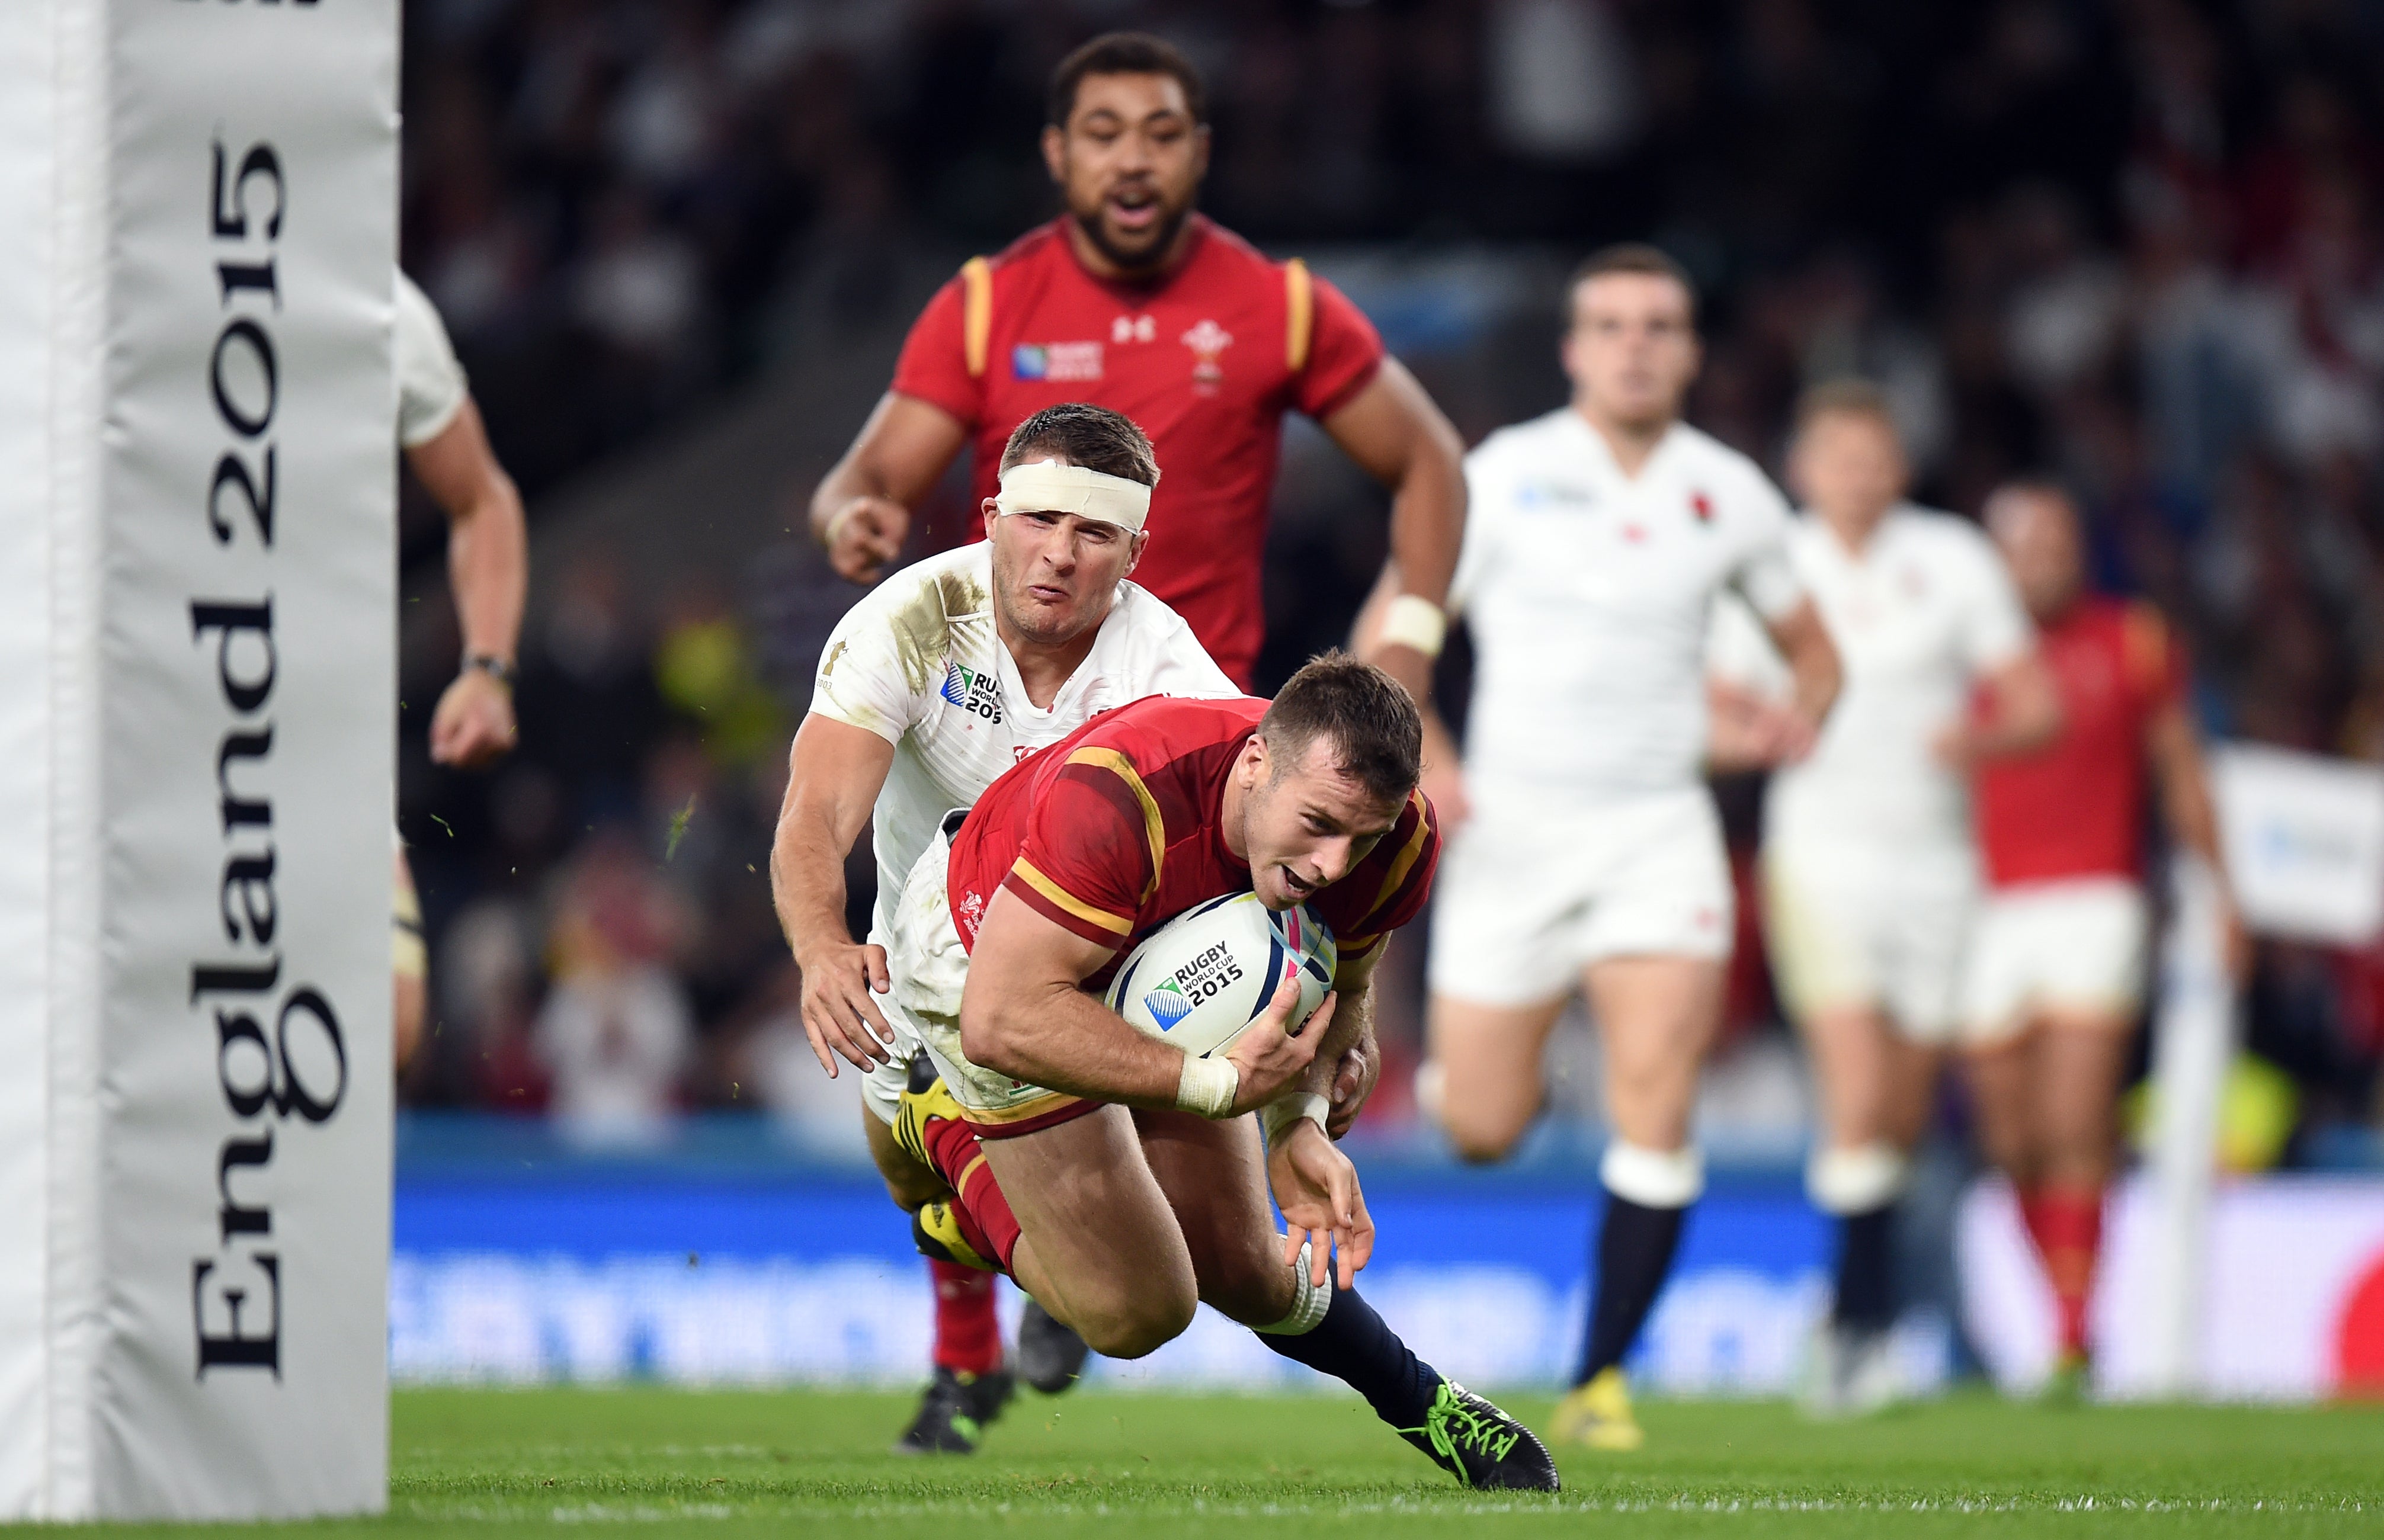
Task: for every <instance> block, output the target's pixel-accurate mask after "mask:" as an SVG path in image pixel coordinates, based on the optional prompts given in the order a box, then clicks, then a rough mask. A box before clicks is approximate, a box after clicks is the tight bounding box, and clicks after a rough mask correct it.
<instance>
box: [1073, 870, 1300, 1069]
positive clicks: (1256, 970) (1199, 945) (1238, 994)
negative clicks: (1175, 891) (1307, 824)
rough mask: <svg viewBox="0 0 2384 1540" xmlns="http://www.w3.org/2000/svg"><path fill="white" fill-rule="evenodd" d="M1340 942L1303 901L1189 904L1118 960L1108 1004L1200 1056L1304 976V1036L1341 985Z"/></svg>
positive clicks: (1242, 898)
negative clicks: (1281, 906) (1278, 905)
mask: <svg viewBox="0 0 2384 1540" xmlns="http://www.w3.org/2000/svg"><path fill="white" fill-rule="evenodd" d="M1339 952H1340V949H1339V948H1337V947H1335V945H1334V942H1333V932H1332V931H1331V930H1330V929H1329V928H1327V927H1326V926H1325V925H1323V923H1322V922H1321V921H1319V920H1318V919H1317V918H1316V916H1315V915H1313V914H1311V913H1309V911H1308V909H1307V907H1306V906H1305V905H1303V906H1301V907H1299V908H1297V909H1286V910H1284V911H1282V912H1281V913H1277V912H1275V911H1273V910H1271V909H1269V908H1268V907H1267V906H1266V905H1264V904H1262V903H1260V901H1259V896H1258V895H1257V894H1256V893H1230V894H1227V895H1226V896H1225V897H1223V898H1222V899H1211V900H1209V901H1208V902H1207V903H1204V904H1202V905H1200V906H1199V907H1198V908H1197V909H1187V910H1186V911H1185V912H1184V913H1181V914H1178V915H1177V916H1175V918H1173V919H1172V920H1170V921H1168V922H1167V923H1166V924H1165V925H1161V926H1160V927H1159V928H1158V929H1157V930H1154V931H1152V932H1151V933H1150V934H1149V936H1148V937H1145V938H1143V942H1142V944H1141V945H1140V946H1138V947H1136V948H1135V949H1134V950H1133V952H1131V953H1130V954H1129V955H1128V956H1127V957H1126V960H1125V961H1124V963H1121V964H1119V966H1118V971H1117V976H1116V977H1114V978H1112V979H1111V981H1110V987H1109V989H1108V991H1107V992H1106V993H1105V994H1104V995H1103V996H1102V1002H1103V1003H1104V1004H1106V1005H1108V1007H1109V1008H1110V1009H1111V1010H1112V1011H1114V1012H1117V1013H1118V1014H1119V1015H1121V1016H1124V1018H1125V1019H1126V1020H1127V1021H1128V1022H1131V1023H1132V1024H1133V1025H1135V1027H1136V1029H1138V1030H1139V1031H1141V1032H1142V1033H1143V1034H1144V1035H1146V1036H1148V1037H1156V1038H1158V1039H1159V1040H1160V1041H1161V1042H1164V1043H1173V1045H1174V1046H1175V1047H1177V1048H1179V1049H1183V1050H1184V1051H1185V1052H1186V1053H1187V1054H1190V1055H1191V1056H1193V1057H1194V1058H1196V1059H1205V1058H1208V1057H1209V1056H1210V1055H1211V1054H1214V1053H1223V1051H1224V1050H1225V1049H1229V1048H1231V1047H1233V1046H1234V1042H1235V1039H1236V1038H1238V1037H1241V1035H1242V1034H1243V1033H1244V1032H1245V1031H1247V1030H1248V1028H1249V1025H1250V1023H1252V1022H1253V1021H1256V1020H1257V1019H1258V1016H1259V1013H1260V1012H1262V1011H1264V1010H1265V1009H1266V1008H1267V1002H1268V1001H1269V1000H1273V999H1274V992H1275V990H1276V988H1277V987H1280V986H1281V985H1282V983H1283V981H1284V980H1285V979H1287V978H1295V977H1296V978H1298V980H1299V1007H1298V1010H1296V1011H1295V1012H1292V1018H1291V1020H1292V1028H1291V1030H1292V1032H1293V1033H1294V1035H1297V1034H1298V1032H1299V1030H1300V1028H1302V1027H1304V1026H1306V1025H1308V1018H1309V1017H1310V1015H1312V1014H1314V1012H1315V1011H1316V1008H1317V1007H1318V1006H1319V1005H1322V1003H1323V1002H1324V996H1325V992H1326V991H1327V990H1329V989H1331V988H1332V987H1333V970H1334V968H1335V964H1336V963H1337V961H1338V958H1339Z"/></svg>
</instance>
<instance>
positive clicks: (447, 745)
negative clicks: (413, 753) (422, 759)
mask: <svg viewBox="0 0 2384 1540" xmlns="http://www.w3.org/2000/svg"><path fill="white" fill-rule="evenodd" d="M514 737H515V728H514V692H513V690H512V689H509V688H508V687H507V686H506V685H505V683H504V681H503V680H502V679H499V678H498V677H496V676H495V675H493V674H490V673H489V672H488V671H487V670H486V669H481V668H466V669H465V670H464V672H463V673H461V674H458V675H457V676H455V678H454V680H453V683H451V684H449V685H448V687H447V689H445V690H444V691H443V692H442V693H441V695H440V697H439V705H438V709H437V710H435V711H433V712H432V713H431V715H430V757H431V759H432V760H433V761H434V762H436V763H438V764H453V765H456V766H459V767H461V768H463V769H466V770H477V769H478V768H480V767H481V766H482V765H484V764H493V763H494V762H495V761H497V760H499V759H501V758H503V756H504V755H505V754H506V753H507V752H508V751H511V750H512V748H513V746H514Z"/></svg>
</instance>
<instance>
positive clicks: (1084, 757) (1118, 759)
mask: <svg viewBox="0 0 2384 1540" xmlns="http://www.w3.org/2000/svg"><path fill="white" fill-rule="evenodd" d="M1068 763H1069V764H1088V765H1091V766H1093V767H1094V768H1096V769H1100V770H1107V771H1109V772H1110V773H1111V775H1113V776H1117V778H1118V779H1120V780H1122V781H1124V782H1125V784H1126V789H1128V790H1130V791H1132V792H1133V793H1134V800H1135V801H1136V802H1139V803H1140V804H1141V805H1142V830H1143V835H1144V837H1145V838H1148V839H1149V841H1150V880H1149V882H1146V883H1144V884H1143V885H1142V901H1143V902H1145V903H1149V901H1150V898H1151V895H1152V894H1154V893H1156V892H1158V891H1159V866H1160V863H1161V862H1163V861H1165V860H1166V859H1167V820H1166V819H1164V818H1162V817H1161V816H1160V813H1159V799H1158V798H1156V797H1153V796H1152V795H1151V794H1150V788H1149V787H1147V786H1145V785H1143V784H1142V776H1140V775H1139V774H1138V773H1137V772H1136V770H1135V767H1134V764H1133V762H1132V761H1130V760H1128V759H1127V758H1126V757H1125V756H1124V754H1122V753H1119V752H1118V751H1116V750H1115V749H1079V750H1077V751H1075V752H1074V753H1072V754H1070V755H1069V756H1068Z"/></svg>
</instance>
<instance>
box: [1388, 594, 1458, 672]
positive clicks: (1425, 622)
mask: <svg viewBox="0 0 2384 1540" xmlns="http://www.w3.org/2000/svg"><path fill="white" fill-rule="evenodd" d="M1374 640H1377V641H1379V642H1381V643H1382V644H1383V645H1384V646H1385V647H1390V646H1399V647H1412V648H1414V649H1415V650H1416V651H1417V652H1422V654H1423V655H1424V656H1425V657H1427V658H1436V657H1438V656H1440V647H1441V643H1442V642H1444V641H1446V640H1448V615H1447V612H1446V611H1444V610H1443V609H1442V608H1441V607H1440V606H1439V605H1437V604H1435V603H1434V602H1432V601H1431V600H1429V599H1423V598H1419V597H1418V596H1417V595H1415V594H1412V593H1403V594H1401V595H1399V596H1398V597H1397V599H1394V600H1392V601H1391V602H1390V604H1389V606H1388V607H1387V608H1385V609H1384V611H1383V629H1382V632H1381V634H1380V635H1378V636H1377V637H1376V638H1375V639H1374Z"/></svg>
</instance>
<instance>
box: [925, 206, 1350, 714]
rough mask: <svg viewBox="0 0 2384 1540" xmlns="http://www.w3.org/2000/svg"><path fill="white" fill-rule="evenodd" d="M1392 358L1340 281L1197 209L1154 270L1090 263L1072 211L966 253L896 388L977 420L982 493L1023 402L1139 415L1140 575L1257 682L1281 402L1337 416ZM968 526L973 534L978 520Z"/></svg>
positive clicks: (1243, 680)
mask: <svg viewBox="0 0 2384 1540" xmlns="http://www.w3.org/2000/svg"><path fill="white" fill-rule="evenodd" d="M973 289H974V290H975V291H976V298H975V300H974V301H972V299H971V291H972V290H973ZM972 323H974V324H972ZM1382 360H1383V343H1382V339H1381V338H1379V337H1378V336H1376V335H1375V332H1374V329H1373V327H1372V324H1370V323H1369V322H1368V321H1367V319H1366V317H1364V315H1362V314H1361V313H1360V311H1359V309H1358V307H1357V306H1356V305H1353V304H1350V303H1349V302H1348V301H1347V299H1345V298H1344V297H1342V295H1341V292H1339V291H1338V290H1336V289H1335V288H1334V287H1333V286H1332V285H1331V284H1329V283H1326V282H1325V281H1323V280H1322V279H1311V278H1310V277H1309V276H1308V273H1307V269H1306V268H1305V267H1298V266H1297V265H1296V264H1280V263H1274V262H1270V261H1268V260H1267V259H1266V258H1265V257H1264V256H1262V255H1260V254H1259V253H1258V252H1257V251H1256V250H1254V249H1253V248H1252V247H1251V246H1250V245H1249V244H1248V242H1244V241H1243V240H1242V239H1241V238H1240V237H1239V236H1237V235H1235V234H1233V233H1232V232H1230V231H1228V230H1223V229H1221V228H1219V227H1218V226H1216V225H1213V224H1211V223H1210V222H1209V221H1208V220H1207V219H1206V218H1204V217H1201V216H1199V215H1197V214H1196V215H1194V216H1193V217H1192V235H1191V242H1190V245H1189V247H1188V249H1187V250H1186V253H1185V256H1184V260H1183V262H1182V263H1181V264H1179V265H1178V266H1177V267H1176V268H1175V270H1174V271H1173V272H1172V273H1170V274H1169V275H1168V276H1167V277H1165V278H1164V279H1160V280H1159V281H1158V282H1156V283H1151V284H1124V283H1112V282H1110V281H1108V280H1106V279H1098V278H1095V277H1094V276H1093V275H1092V274H1090V273H1088V272H1086V270H1085V268H1084V266H1083V264H1082V263H1080V262H1078V261H1077V260H1076V255H1075V252H1074V248H1073V247H1071V246H1070V244H1069V242H1068V234H1067V230H1066V223H1065V220H1064V219H1062V220H1055V221H1053V222H1052V223H1050V224H1049V225H1045V226H1044V227H1042V228H1041V229H1040V230H1036V231H1034V232H1033V233H1031V234H1029V235H1027V236H1026V237H1024V239H1022V240H1021V241H1019V242H1018V243H1017V244H1015V245H1013V246H1012V247H1011V248H1010V249H1009V250H1008V251H1006V252H1003V253H1002V254H1001V255H1000V256H997V257H994V258H992V259H991V260H990V261H985V260H983V259H980V260H979V261H977V262H972V263H971V264H969V266H968V267H964V268H962V271H961V273H960V275H959V276H958V277H956V278H954V279H952V280H951V281H950V283H947V284H945V285H944V287H943V288H942V289H941V290H940V291H939V292H937V295H936V297H935V298H934V299H932V300H930V301H928V302H927V308H926V309H925V311H923V312H921V314H920V316H919V318H918V320H917V321H916V322H915V323H913V326H912V328H911V335H910V338H909V340H908V341H907V342H904V343H903V345H902V357H901V361H900V363H899V364H897V365H896V366H895V369H894V389H895V390H896V391H899V392H900V393H901V394H903V395H906V396H914V397H916V398H918V399H919V400H921V401H925V402H929V403H931V404H935V405H937V406H939V407H941V408H943V409H944V410H945V411H947V412H950V414H951V415H952V416H955V417H958V418H959V419H960V420H961V421H962V422H963V423H965V424H967V425H968V428H969V430H970V433H971V439H972V442H973V443H974V445H975V450H976V492H975V496H976V499H977V501H978V502H979V503H982V501H983V500H984V499H986V498H988V497H991V496H992V495H993V494H994V492H995V491H997V490H998V489H999V484H1000V476H999V475H998V474H997V471H998V468H999V467H1000V464H1001V450H1002V445H1003V444H1004V443H1005V442H1006V441H1008V440H1009V438H1010V431H1011V429H1012V428H1016V427H1017V426H1018V424H1019V423H1020V422H1021V421H1023V420H1024V418H1025V417H1027V416H1030V415H1031V414H1033V413H1035V412H1037V411H1040V410H1041V409H1042V408H1044V407H1046V406H1055V405H1058V404H1060V403H1062V402H1066V401H1083V402H1090V403H1091V404H1094V405H1096V406H1106V407H1108V408H1110V409H1111V411H1115V412H1123V413H1124V414H1125V415H1126V416H1129V417H1132V418H1133V419H1134V420H1135V422H1136V424H1137V425H1138V426H1139V427H1140V428H1142V430H1143V431H1144V432H1145V433H1147V434H1149V436H1150V441H1151V446H1152V448H1153V449H1155V450H1156V451H1157V452H1158V455H1159V472H1160V474H1159V488H1158V490H1157V491H1155V492H1154V493H1153V494H1152V496H1151V500H1150V522H1149V530H1150V544H1149V547H1148V548H1146V549H1145V551H1144V553H1143V557H1142V562H1141V565H1138V566H1136V568H1135V573H1134V578H1135V581H1136V582H1137V583H1140V584H1141V585H1142V586H1143V587H1144V588H1146V589H1149V590H1150V591H1151V592H1153V593H1155V594H1157V595H1158V596H1159V597H1160V598H1161V599H1163V600H1165V601H1166V602H1168V603H1169V604H1171V605H1173V606H1174V608H1175V610H1176V612H1177V613H1178V614H1180V615H1183V616H1184V618H1185V620H1186V621H1187V622H1189V623H1190V625H1191V627H1192V631H1193V634H1194V635H1195V636H1198V638H1199V639H1200V644H1201V645H1202V646H1204V647H1206V648H1207V649H1208V650H1209V655H1210V656H1211V657H1213V658H1215V659H1216V660H1217V666H1218V667H1220V668H1222V669H1223V670H1224V671H1225V673H1226V674H1227V675H1228V676H1230V677H1232V678H1233V679H1234V680H1235V682H1237V683H1238V684H1240V685H1241V687H1242V688H1243V689H1248V688H1249V685H1250V669H1251V667H1252V665H1253V664H1256V663H1257V661H1258V655H1259V645H1260V642H1261V641H1262V640H1264V636H1265V631H1266V613H1265V606H1264V604H1263V602H1262V598H1261V594H1260V568H1261V565H1262V562H1261V559H1260V558H1261V557H1262V555H1263V554H1264V552H1265V548H1266V528H1267V506H1268V503H1269V502H1270V500H1271V499H1272V498H1273V491H1274V472H1275V462H1276V460H1277V458H1278V456H1279V454H1280V453H1281V449H1282V440H1283V415H1284V414H1285V412H1288V411H1299V412H1305V413H1306V414H1308V415H1309V416H1311V417H1323V416H1330V415H1331V414H1332V413H1333V412H1335V411H1336V410H1337V409H1339V408H1340V407H1341V406H1342V405H1344V404H1347V402H1348V400H1349V399H1350V398H1351V397H1352V396H1355V395H1356V394H1357V393H1358V392H1359V391H1360V390H1361V389H1363V388H1364V387H1365V385H1366V384H1367V383H1368V382H1369V381H1370V380H1372V379H1373V378H1374V371H1375V370H1376V369H1377V368H1379V367H1380V366H1381V365H1382ZM971 530H972V534H971V538H972V539H975V538H979V537H981V536H982V535H983V533H984V529H983V524H982V520H981V519H979V520H976V521H974V522H973V523H972V525H971Z"/></svg>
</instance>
